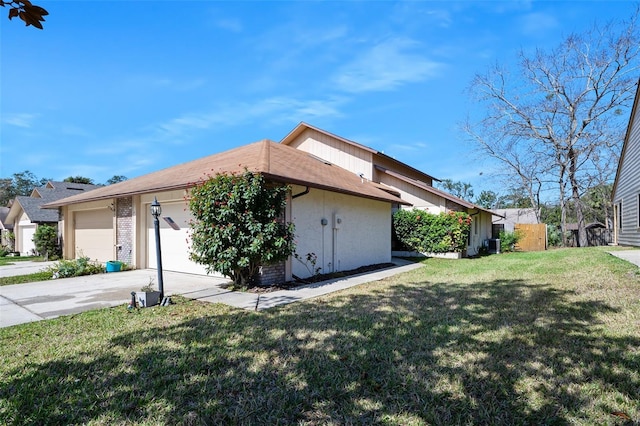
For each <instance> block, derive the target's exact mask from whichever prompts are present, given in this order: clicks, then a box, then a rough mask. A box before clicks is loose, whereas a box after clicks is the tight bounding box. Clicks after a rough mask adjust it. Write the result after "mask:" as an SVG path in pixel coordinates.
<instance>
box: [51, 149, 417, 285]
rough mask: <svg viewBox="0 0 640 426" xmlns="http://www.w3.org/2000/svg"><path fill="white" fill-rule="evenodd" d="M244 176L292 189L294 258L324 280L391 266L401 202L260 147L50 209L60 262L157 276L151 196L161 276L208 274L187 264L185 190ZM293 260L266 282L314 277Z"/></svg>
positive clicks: (313, 162) (269, 273)
mask: <svg viewBox="0 0 640 426" xmlns="http://www.w3.org/2000/svg"><path fill="white" fill-rule="evenodd" d="M245 168H247V169H248V170H250V171H252V172H257V173H260V174H262V175H263V176H264V177H265V179H266V180H268V181H271V182H275V183H282V184H288V185H290V187H291V191H290V194H289V196H288V200H287V207H286V209H285V210H286V211H285V212H284V219H285V221H287V222H293V223H294V224H295V226H296V232H295V235H296V253H297V254H298V255H299V256H300V257H302V258H304V257H305V256H306V255H307V254H309V253H313V254H314V255H315V256H317V263H316V267H320V268H322V269H321V271H320V272H321V273H328V272H334V271H340V270H349V269H354V268H357V267H360V266H365V265H370V264H377V263H385V262H389V261H390V260H391V207H392V205H397V204H405V203H406V202H405V201H403V200H401V199H400V198H398V197H397V196H395V195H393V194H390V193H389V192H387V191H384V190H382V189H380V188H379V186H378V185H376V184H373V183H372V182H370V181H369V180H366V179H363V178H361V177H359V176H357V175H356V174H354V173H351V172H349V171H347V170H345V169H343V168H341V167H338V166H337V165H334V164H332V163H329V162H328V161H325V160H322V159H319V158H317V157H315V156H314V155H311V154H309V153H307V152H304V151H301V150H297V149H294V148H292V147H289V146H286V145H282V144H278V143H275V142H273V141H269V140H263V141H260V142H256V143H253V144H250V145H245V146H242V147H239V148H236V149H232V150H229V151H225V152H222V153H220V154H215V155H212V156H208V157H204V158H201V159H198V160H194V161H191V162H188V163H184V164H180V165H177V166H173V167H170V168H167V169H164V170H160V171H157V172H154V173H150V174H147V175H144V176H140V177H138V178H134V179H130V180H127V181H124V182H120V183H117V184H114V185H110V186H106V187H103V188H99V189H96V190H94V191H91V193H86V194H79V195H77V196H73V197H69V198H66V199H63V200H59V201H56V202H52V203H49V204H47V205H46V206H45V207H47V208H59V209H60V211H61V216H62V221H61V225H60V226H61V228H62V230H63V231H62V232H63V234H64V237H65V242H66V244H65V245H64V253H63V254H64V257H65V258H74V257H78V256H80V255H84V256H88V257H90V258H91V259H95V260H98V261H100V262H106V261H109V260H120V261H123V262H125V263H127V264H129V265H131V266H133V267H135V268H156V259H155V236H154V228H153V218H152V217H151V214H150V212H149V205H150V203H151V202H152V201H153V199H154V197H157V199H158V201H159V202H160V203H161V205H162V217H163V219H164V220H161V221H160V223H161V237H160V238H161V242H162V265H163V269H166V270H171V271H178V272H186V273H198V274H205V273H206V272H205V267H204V266H203V265H199V264H196V263H194V262H193V261H191V260H190V259H189V250H190V248H189V221H190V220H191V219H192V215H191V213H190V211H189V209H188V205H187V201H186V199H188V197H189V188H190V187H192V186H194V185H195V184H196V183H197V182H198V181H201V180H204V179H207V177H208V176H210V175H215V174H217V173H241V172H243V171H244V169H245ZM309 266H310V265H308V264H305V263H303V262H301V261H299V260H297V259H295V258H294V257H291V258H289V260H288V261H286V262H284V264H280V265H275V266H272V267H269V268H263V276H262V277H261V281H262V284H270V283H273V282H281V281H288V280H291V278H292V277H293V276H294V275H295V276H297V277H301V278H305V277H309V276H310V275H312V270H311V269H310V268H309Z"/></svg>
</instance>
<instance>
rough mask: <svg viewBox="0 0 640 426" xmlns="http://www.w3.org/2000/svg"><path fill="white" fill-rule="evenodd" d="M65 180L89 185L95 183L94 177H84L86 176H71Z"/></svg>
mask: <svg viewBox="0 0 640 426" xmlns="http://www.w3.org/2000/svg"><path fill="white" fill-rule="evenodd" d="M63 182H72V183H84V184H87V185H93V184H94V183H93V179H91V178H88V177H84V176H69V177H68V178H65V179H64V180H63Z"/></svg>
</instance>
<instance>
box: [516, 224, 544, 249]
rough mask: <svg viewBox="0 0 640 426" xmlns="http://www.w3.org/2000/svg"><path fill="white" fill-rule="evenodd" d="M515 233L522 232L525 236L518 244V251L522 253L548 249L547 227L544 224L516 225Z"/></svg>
mask: <svg viewBox="0 0 640 426" xmlns="http://www.w3.org/2000/svg"><path fill="white" fill-rule="evenodd" d="M514 230H515V231H520V232H522V234H523V235H524V236H523V238H522V239H521V240H520V241H519V242H518V244H516V250H520V251H543V250H546V249H547V225H546V224H544V223H535V224H528V223H527V224H525V223H516V224H515V226H514Z"/></svg>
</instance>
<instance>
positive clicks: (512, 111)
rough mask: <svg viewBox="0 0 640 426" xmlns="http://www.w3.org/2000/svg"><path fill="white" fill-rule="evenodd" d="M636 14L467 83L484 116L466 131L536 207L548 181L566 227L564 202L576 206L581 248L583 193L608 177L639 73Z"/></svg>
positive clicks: (523, 56) (521, 56) (583, 241)
mask: <svg viewBox="0 0 640 426" xmlns="http://www.w3.org/2000/svg"><path fill="white" fill-rule="evenodd" d="M639 13H640V9H639V8H638V7H636V9H635V11H634V13H633V15H632V16H631V18H630V20H628V21H620V22H611V23H609V24H607V25H605V26H603V27H600V26H598V25H594V26H593V27H592V28H591V29H590V30H589V31H587V32H585V33H584V34H571V35H569V36H567V37H566V38H565V39H564V40H563V42H562V43H561V44H560V45H559V46H558V47H557V48H555V49H553V50H551V51H548V52H545V51H542V50H539V49H538V50H536V51H535V52H534V53H533V54H527V53H526V52H524V51H520V53H519V58H518V59H519V62H518V67H517V70H516V71H517V72H515V73H510V72H509V70H507V69H505V68H503V67H500V66H495V67H493V68H491V69H490V70H489V71H488V72H487V73H485V74H482V75H480V74H479V75H476V77H475V78H474V80H473V81H472V83H471V93H472V95H473V96H474V97H475V98H476V99H477V100H479V101H480V102H481V103H483V104H484V105H485V106H486V113H485V115H484V116H483V118H481V119H480V120H479V121H478V122H475V123H472V122H471V121H470V120H467V122H466V123H465V125H464V129H465V131H466V132H467V133H468V135H470V137H471V139H473V140H474V141H475V142H476V144H477V147H478V148H479V150H480V151H481V152H482V153H483V154H485V155H487V156H489V157H492V158H494V159H496V160H498V162H499V163H500V164H502V165H503V166H506V169H507V171H508V172H509V173H510V174H511V175H512V176H514V177H517V178H518V179H519V180H520V181H521V182H522V184H523V187H525V188H528V190H529V192H530V193H529V196H530V198H531V202H532V204H533V205H534V207H536V210H539V209H538V207H539V206H540V199H539V196H540V192H541V191H545V190H549V189H552V183H553V186H555V191H557V195H558V198H559V201H560V205H561V208H562V227H563V230H566V208H567V207H566V205H567V203H568V202H569V201H571V203H573V205H574V206H575V209H576V216H577V221H578V244H579V245H580V246H584V245H586V244H587V238H586V231H585V223H584V222H585V221H584V214H583V205H582V202H581V196H582V195H583V194H584V193H585V192H586V191H587V190H588V189H589V188H590V187H593V186H595V185H599V184H604V183H606V182H607V181H610V180H611V179H612V177H613V175H614V173H615V164H617V162H615V161H612V157H613V158H617V157H616V156H617V155H618V153H619V151H620V148H621V146H622V140H623V132H624V128H625V126H626V120H625V117H624V116H625V115H626V114H623V111H624V108H628V107H629V106H630V104H631V102H632V100H633V94H634V93H635V84H636V81H637V78H638V77H637V71H638V69H639V68H638V55H639V53H640V37H639V34H638V28H637V18H638V16H639ZM555 191H554V192H555Z"/></svg>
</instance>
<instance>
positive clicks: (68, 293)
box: [0, 259, 422, 327]
mask: <svg viewBox="0 0 640 426" xmlns="http://www.w3.org/2000/svg"><path fill="white" fill-rule="evenodd" d="M393 262H394V264H395V265H396V266H394V267H390V268H387V269H382V270H378V271H374V272H370V273H364V274H360V275H353V276H350V277H345V278H340V279H334V280H330V281H324V282H320V283H314V284H310V285H306V286H303V287H298V288H296V289H293V290H282V291H275V292H271V293H262V294H256V293H244V292H235V291H229V290H226V289H224V288H223V287H222V286H223V284H226V283H228V282H229V281H228V280H227V279H224V278H216V277H208V276H204V275H192V274H183V273H178V272H167V271H165V272H164V273H163V278H164V279H163V282H164V291H165V294H166V295H168V296H171V295H182V296H184V297H186V298H189V299H195V300H201V301H205V302H211V303H223V304H227V305H231V306H234V307H237V308H241V309H250V310H263V309H268V308H271V307H274V306H279V305H285V304H288V303H293V302H297V301H300V300H305V299H310V298H313V297H317V296H321V295H324V294H328V293H332V292H335V291H338V290H342V289H345V288H349V287H353V286H356V285H359V284H363V283H367V282H371V281H377V280H380V279H383V278H387V277H390V276H392V275H395V274H399V273H401V272H405V271H410V270H412V269H416V268H420V267H421V266H422V265H421V264H419V263H410V262H408V261H405V260H401V259H394V260H393ZM25 267H26V265H25ZM4 268H9V266H3V267H0V271H1V270H2V269H4ZM17 269H21V267H19V268H17ZM14 270H16V269H14ZM7 273H8V272H7ZM29 273H30V272H29ZM18 275H20V274H18ZM156 277H157V271H156V270H155V269H138V270H134V271H124V272H117V273H108V274H98V275H89V276H84V277H76V278H64V279H58V280H51V281H41V282H34V283H27V284H16V285H8V286H0V327H9V326H12V325H16V324H22V323H26V322H31V321H40V320H44V319H50V318H55V317H58V316H61V315H69V314H74V313H78V312H84V311H88V310H91V309H98V308H105V307H113V306H119V305H124V304H127V303H128V302H129V300H131V292H132V291H139V290H140V288H141V287H142V286H144V285H146V284H148V283H149V281H150V280H153V281H154V283H155V284H156V289H157V278H156Z"/></svg>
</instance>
